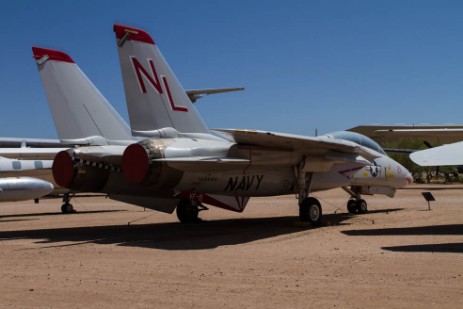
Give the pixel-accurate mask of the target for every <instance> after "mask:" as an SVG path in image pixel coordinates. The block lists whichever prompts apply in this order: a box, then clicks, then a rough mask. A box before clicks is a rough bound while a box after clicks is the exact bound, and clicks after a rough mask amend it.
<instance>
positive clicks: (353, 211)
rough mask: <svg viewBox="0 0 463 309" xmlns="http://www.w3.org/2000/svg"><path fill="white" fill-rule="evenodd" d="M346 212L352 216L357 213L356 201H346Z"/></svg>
mask: <svg viewBox="0 0 463 309" xmlns="http://www.w3.org/2000/svg"><path fill="white" fill-rule="evenodd" d="M347 211H348V212H349V213H351V214H353V215H355V214H356V213H358V208H357V201H356V200H354V199H350V200H349V201H347Z"/></svg>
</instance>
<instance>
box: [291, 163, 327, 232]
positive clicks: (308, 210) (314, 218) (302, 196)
mask: <svg viewBox="0 0 463 309" xmlns="http://www.w3.org/2000/svg"><path fill="white" fill-rule="evenodd" d="M304 164H305V161H302V163H301V164H299V166H298V170H297V175H298V178H299V196H298V199H299V219H300V220H301V221H303V222H310V224H311V225H312V226H320V225H321V223H322V206H321V205H320V202H319V201H318V200H317V199H316V198H314V197H309V192H310V186H311V185H312V176H313V173H308V172H304V171H303V168H304Z"/></svg>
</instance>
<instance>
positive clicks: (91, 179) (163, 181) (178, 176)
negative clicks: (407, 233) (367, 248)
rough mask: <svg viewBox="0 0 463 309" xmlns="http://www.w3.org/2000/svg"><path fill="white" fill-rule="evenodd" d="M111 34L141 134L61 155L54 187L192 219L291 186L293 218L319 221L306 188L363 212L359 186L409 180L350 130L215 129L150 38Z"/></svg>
mask: <svg viewBox="0 0 463 309" xmlns="http://www.w3.org/2000/svg"><path fill="white" fill-rule="evenodd" d="M114 32H115V34H116V39H117V45H118V51H119V57H120V64H121V69H122V75H123V81H124V90H125V94H126V100H127V106H128V110H129V117H130V126H131V132H132V135H135V136H140V137H143V138H144V139H143V140H141V141H139V142H137V143H133V144H131V145H129V146H125V145H101V146H86V147H76V148H72V149H70V150H67V151H62V152H60V153H58V155H57V156H56V158H55V160H54V162H53V168H52V169H53V176H54V179H55V181H56V182H57V183H58V184H59V185H61V186H63V187H66V188H69V189H71V190H73V191H77V192H79V191H80V192H101V193H106V194H108V196H109V197H110V198H113V199H115V200H119V201H123V202H128V203H132V204H135V205H139V206H143V207H147V208H152V209H155V210H158V211H163V212H168V213H172V212H173V211H174V210H175V209H176V211H177V216H178V218H179V220H180V221H181V222H195V221H198V213H199V211H200V210H203V209H206V207H205V206H204V204H209V205H213V206H217V207H221V208H225V209H228V210H232V211H238V212H242V211H244V209H245V207H246V204H247V203H248V201H249V198H250V197H253V196H275V195H282V194H291V193H294V194H296V196H297V199H298V201H299V203H298V204H299V217H300V219H301V220H302V221H308V222H310V223H311V224H312V225H314V226H318V225H320V223H321V217H322V208H321V205H320V202H319V201H318V200H317V199H315V198H314V197H311V196H309V195H310V193H311V192H315V191H318V190H326V189H330V188H336V187H343V188H344V189H345V190H346V191H347V192H349V194H350V195H351V197H352V199H350V200H349V202H348V209H349V211H351V212H364V211H366V209H367V205H366V202H365V201H364V200H363V199H361V195H362V194H385V195H388V196H391V197H392V196H393V195H394V192H395V189H396V188H401V187H403V186H406V185H407V184H409V183H411V181H412V177H411V175H410V173H409V172H408V171H407V170H406V169H405V168H404V167H403V166H401V165H400V164H399V163H397V162H395V161H394V160H392V159H391V158H389V157H387V155H386V154H385V153H384V151H382V149H381V148H380V147H379V146H378V145H377V144H376V143H375V142H373V141H372V140H370V139H368V138H366V137H365V136H362V135H359V134H355V133H352V132H350V133H349V132H341V133H334V134H329V135H324V136H319V137H307V136H299V135H289V134H283V133H274V132H267V131H255V130H235V129H222V130H215V131H214V132H212V131H211V130H209V129H208V128H207V126H206V124H205V123H204V121H203V119H202V118H201V116H200V115H199V113H198V112H197V110H196V108H195V107H194V105H193V104H192V102H191V100H190V99H189V98H188V95H187V94H186V92H185V90H184V89H183V87H182V86H181V85H180V83H179V81H178V80H177V78H176V77H175V75H174V73H173V72H172V70H171V69H170V67H169V66H168V64H167V62H166V61H165V59H164V58H163V56H162V54H161V53H160V51H159V49H158V47H157V45H156V44H155V43H154V40H153V39H152V38H151V36H150V35H149V34H148V33H146V32H145V31H143V30H141V29H136V28H132V27H126V26H122V25H115V26H114ZM90 114H91V113H90ZM91 115H93V114H91Z"/></svg>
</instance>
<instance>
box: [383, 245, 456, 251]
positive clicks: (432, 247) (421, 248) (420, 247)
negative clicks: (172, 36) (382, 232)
mask: <svg viewBox="0 0 463 309" xmlns="http://www.w3.org/2000/svg"><path fill="white" fill-rule="evenodd" d="M381 249H383V250H387V251H394V252H440V253H463V243H447V244H425V245H409V246H394V247H382V248H381Z"/></svg>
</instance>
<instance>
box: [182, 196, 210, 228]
mask: <svg viewBox="0 0 463 309" xmlns="http://www.w3.org/2000/svg"><path fill="white" fill-rule="evenodd" d="M207 209H208V208H207V207H206V206H204V205H203V204H201V203H200V202H199V201H196V200H194V199H181V200H180V202H179V203H178V205H177V218H178V219H179V220H180V222H181V223H196V222H201V219H200V218H199V212H200V211H203V210H207Z"/></svg>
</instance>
